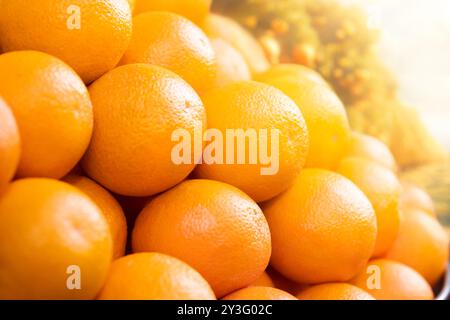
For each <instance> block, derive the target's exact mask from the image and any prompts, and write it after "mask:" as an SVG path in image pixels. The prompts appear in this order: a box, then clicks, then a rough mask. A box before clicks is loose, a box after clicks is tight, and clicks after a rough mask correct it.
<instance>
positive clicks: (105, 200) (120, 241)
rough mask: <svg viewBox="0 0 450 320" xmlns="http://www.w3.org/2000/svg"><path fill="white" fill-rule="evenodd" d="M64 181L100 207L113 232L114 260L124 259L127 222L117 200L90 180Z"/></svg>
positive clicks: (68, 177) (73, 177) (66, 178)
mask: <svg viewBox="0 0 450 320" xmlns="http://www.w3.org/2000/svg"><path fill="white" fill-rule="evenodd" d="M64 181H65V182H67V183H69V184H71V185H73V186H74V187H77V188H78V189H80V190H81V191H83V192H84V193H85V194H86V195H87V196H89V198H91V200H92V201H93V202H94V203H95V204H96V205H97V206H98V207H99V209H100V210H101V211H102V213H103V216H104V217H105V219H106V222H108V225H109V229H110V231H111V236H112V240H113V258H114V259H117V258H120V257H122V256H123V255H124V254H125V246H126V243H127V220H126V218H125V214H124V213H123V210H122V207H121V206H120V204H119V203H118V202H117V200H116V199H114V197H113V196H112V195H111V194H110V193H109V192H108V191H106V190H105V189H104V188H103V187H102V186H100V185H99V184H97V183H95V182H94V181H92V180H91V179H89V178H86V177H82V176H77V175H69V176H67V177H65V178H64Z"/></svg>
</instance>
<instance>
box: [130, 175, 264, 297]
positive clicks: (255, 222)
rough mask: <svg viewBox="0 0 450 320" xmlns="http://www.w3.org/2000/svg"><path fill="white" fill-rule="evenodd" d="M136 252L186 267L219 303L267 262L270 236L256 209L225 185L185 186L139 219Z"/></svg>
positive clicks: (194, 183)
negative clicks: (170, 258)
mask: <svg viewBox="0 0 450 320" xmlns="http://www.w3.org/2000/svg"><path fill="white" fill-rule="evenodd" d="M132 243H133V250H134V252H143V251H144V252H161V253H164V254H168V255H171V256H174V257H176V258H178V259H181V260H182V261H184V262H186V263H188V264H189V265H190V266H192V267H193V268H195V269H196V270H197V271H199V272H200V273H201V274H202V275H203V277H205V279H206V280H207V281H208V282H209V284H210V285H211V287H212V288H213V290H214V292H215V293H216V296H217V297H218V298H220V297H223V296H225V295H226V294H228V293H231V292H233V291H235V290H237V289H240V288H243V287H246V286H248V285H250V284H251V283H253V282H254V281H255V280H256V279H257V278H258V277H259V276H260V275H261V273H262V272H263V271H264V270H265V269H266V267H267V264H268V262H269V258H270V252H271V245H270V231H269V227H268V225H267V221H266V219H265V218H264V215H263V213H262V211H261V209H260V208H259V207H258V205H257V204H256V203H255V202H254V201H253V200H252V199H250V198H249V197H248V196H247V195H245V194H244V193H243V192H241V191H239V190H238V189H236V188H234V187H232V186H229V185H227V184H224V183H221V182H216V181H208V180H188V181H185V182H183V183H181V184H180V185H178V186H176V187H175V188H173V189H172V190H169V191H167V192H166V193H164V194H162V195H160V196H158V197H156V198H155V199H154V200H152V201H151V202H150V203H149V204H148V205H147V207H146V208H145V209H144V210H143V211H142V213H141V214H140V215H139V217H138V219H137V221H136V225H135V228H134V230H133V235H132Z"/></svg>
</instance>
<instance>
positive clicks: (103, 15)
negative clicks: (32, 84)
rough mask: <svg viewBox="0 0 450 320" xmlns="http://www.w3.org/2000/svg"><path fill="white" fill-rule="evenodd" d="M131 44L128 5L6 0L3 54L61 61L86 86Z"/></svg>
mask: <svg viewBox="0 0 450 320" xmlns="http://www.w3.org/2000/svg"><path fill="white" fill-rule="evenodd" d="M130 39H131V11H130V7H129V5H128V3H127V0H91V1H84V0H4V1H1V3H0V47H2V49H3V51H5V52H7V51H13V50H37V51H42V52H45V53H48V54H51V55H54V56H55V57H58V58H60V59H61V60H63V61H64V62H66V63H67V64H69V65H70V66H71V67H72V68H74V69H75V71H76V72H77V73H78V74H79V75H80V77H81V78H82V79H83V80H84V81H85V82H86V83H90V82H92V81H94V80H95V79H97V78H99V77H100V76H101V75H102V74H104V73H105V72H107V71H109V70H111V69H112V68H114V67H115V66H116V65H117V63H118V62H119V60H120V58H121V57H122V55H123V53H124V52H125V50H126V48H127V46H128V43H129V41H130Z"/></svg>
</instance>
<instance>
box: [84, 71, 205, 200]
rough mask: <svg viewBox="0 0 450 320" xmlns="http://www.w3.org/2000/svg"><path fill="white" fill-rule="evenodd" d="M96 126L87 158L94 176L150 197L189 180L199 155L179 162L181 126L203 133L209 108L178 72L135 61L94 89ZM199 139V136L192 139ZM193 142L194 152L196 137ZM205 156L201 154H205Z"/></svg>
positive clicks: (122, 189) (123, 191)
mask: <svg viewBox="0 0 450 320" xmlns="http://www.w3.org/2000/svg"><path fill="white" fill-rule="evenodd" d="M89 93H90V95H91V99H92V103H93V106H94V119H95V128H94V133H93V137H92V141H91V144H90V146H89V148H88V150H87V153H86V155H85V157H84V159H83V162H82V164H83V168H84V170H85V171H86V173H88V175H89V176H90V177H92V178H93V179H94V180H96V181H98V182H100V183H101V184H102V185H103V186H105V187H106V188H108V189H109V190H112V191H114V192H116V193H119V194H123V195H128V196H149V195H153V194H156V193H159V192H161V191H164V190H166V189H168V188H170V187H172V186H174V185H175V184H177V183H179V182H181V181H182V180H184V179H185V178H186V177H187V176H188V175H189V173H190V172H191V171H192V170H193V169H194V167H195V163H196V161H197V159H194V157H193V156H192V157H190V159H188V160H190V161H189V162H188V163H182V164H179V165H177V164H176V163H175V162H174V161H173V159H172V149H173V147H174V146H175V143H174V144H171V143H168V142H170V141H171V140H172V135H173V133H174V132H176V131H177V130H181V129H183V130H185V131H186V133H188V134H189V135H190V137H194V133H195V131H196V130H199V131H200V133H201V130H202V127H203V126H204V122H205V120H206V119H205V110H204V108H203V104H202V102H201V100H200V98H199V96H198V95H197V94H196V93H195V91H194V90H193V89H192V88H191V87H190V86H189V85H188V84H187V83H186V82H185V81H184V80H183V79H181V78H180V77H179V76H177V75H176V74H174V73H172V72H170V71H168V70H166V69H164V68H160V67H156V66H150V65H145V64H131V65H126V66H122V67H119V68H117V69H114V70H112V71H110V72H108V73H107V74H106V75H104V76H103V77H101V78H100V79H98V80H97V81H96V82H94V83H93V84H92V85H91V87H90V88H89ZM192 140H194V139H192ZM191 142H192V143H189V147H191V148H190V149H191V151H188V150H186V152H189V154H192V155H193V154H194V141H191ZM200 156H201V155H199V157H200Z"/></svg>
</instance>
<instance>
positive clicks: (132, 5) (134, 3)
mask: <svg viewBox="0 0 450 320" xmlns="http://www.w3.org/2000/svg"><path fill="white" fill-rule="evenodd" d="M128 3H129V4H130V9H131V12H132V13H133V12H134V8H135V7H136V0H128Z"/></svg>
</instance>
